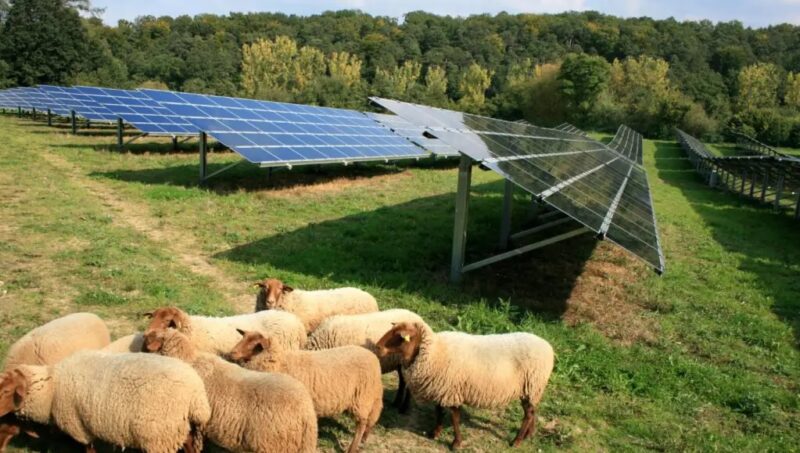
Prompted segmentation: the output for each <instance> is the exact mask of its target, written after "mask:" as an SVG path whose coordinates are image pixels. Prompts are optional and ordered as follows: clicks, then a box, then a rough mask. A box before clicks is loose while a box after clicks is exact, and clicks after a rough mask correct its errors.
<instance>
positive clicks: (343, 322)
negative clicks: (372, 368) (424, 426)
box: [306, 308, 422, 413]
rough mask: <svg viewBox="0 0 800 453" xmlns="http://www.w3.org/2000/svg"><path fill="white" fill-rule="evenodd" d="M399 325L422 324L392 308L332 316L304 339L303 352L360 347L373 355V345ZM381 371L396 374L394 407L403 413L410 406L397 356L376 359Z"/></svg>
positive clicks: (411, 315) (401, 310)
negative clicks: (397, 382) (304, 350)
mask: <svg viewBox="0 0 800 453" xmlns="http://www.w3.org/2000/svg"><path fill="white" fill-rule="evenodd" d="M401 322H422V318H421V317H420V316H419V315H418V314H416V313H414V312H412V311H409V310H403V309H400V308H398V309H392V310H385V311H379V312H375V313H363V314H358V315H337V316H332V317H330V318H328V319H326V320H325V321H323V322H322V324H320V325H319V327H317V328H316V329H315V330H314V332H313V333H312V334H311V335H310V336H309V337H308V344H307V345H306V349H312V350H320V349H330V348H336V347H339V346H347V345H355V346H362V347H364V348H367V349H369V350H370V351H372V352H373V353H375V354H377V352H378V351H377V348H376V347H375V345H376V344H377V343H378V340H380V339H381V338H382V337H383V335H384V334H385V333H386V332H387V331H388V330H389V329H391V328H392V326H393V325H395V324H397V323H401ZM380 363H381V372H383V373H384V374H385V373H390V372H392V371H397V377H398V381H399V385H398V388H397V394H396V396H395V400H394V404H395V405H396V406H398V407H400V412H402V413H405V412H406V411H407V410H408V406H409V403H410V400H411V399H410V395H409V394H408V392H407V391H406V389H405V382H404V380H403V373H402V372H401V370H400V354H388V355H386V356H385V357H382V358H381V359H380Z"/></svg>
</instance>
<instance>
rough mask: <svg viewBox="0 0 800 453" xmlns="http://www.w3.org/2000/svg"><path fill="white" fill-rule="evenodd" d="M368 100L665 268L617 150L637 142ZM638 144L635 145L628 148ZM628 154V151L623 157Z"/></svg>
mask: <svg viewBox="0 0 800 453" xmlns="http://www.w3.org/2000/svg"><path fill="white" fill-rule="evenodd" d="M372 100H373V102H375V103H377V104H378V105H380V106H382V107H384V108H385V109H387V110H389V111H391V112H393V113H395V114H396V115H398V116H400V117H401V118H402V119H404V120H405V121H407V122H409V123H414V124H418V125H424V126H425V129H426V131H427V132H428V134H429V135H431V136H435V137H436V138H437V139H439V140H441V141H442V142H444V143H445V144H447V145H449V146H450V147H452V148H454V149H457V150H458V151H459V152H461V153H463V154H465V155H467V156H469V157H470V158H472V159H473V160H475V161H478V162H480V163H481V164H482V165H483V166H484V167H486V168H489V169H491V170H493V171H495V172H497V173H498V174H500V175H502V176H503V177H505V178H506V179H508V180H510V181H512V182H513V183H514V184H516V185H517V186H519V187H520V188H522V189H524V190H526V191H527V192H529V193H530V194H532V195H533V196H535V197H536V198H537V199H539V200H541V201H543V202H545V203H548V204H549V205H551V206H553V207H554V208H556V209H557V210H559V211H561V212H563V213H565V214H566V215H568V216H569V217H571V218H572V219H574V220H576V221H577V222H579V223H580V224H582V225H583V226H585V227H586V228H589V229H590V230H592V231H594V232H595V233H596V234H597V235H598V236H599V237H602V238H606V239H609V240H611V241H612V242H615V243H616V244H618V245H620V246H622V247H623V248H625V249H627V250H628V251H630V252H632V253H633V254H634V255H636V256H639V257H640V258H642V259H643V260H645V261H646V262H647V263H649V264H650V265H652V266H653V267H654V268H655V269H656V270H658V271H659V272H662V271H663V270H664V257H663V253H662V249H661V244H660V241H659V237H658V228H657V226H656V220H655V214H654V211H653V203H652V198H651V195H650V187H649V185H648V181H647V175H646V172H645V170H644V168H643V167H642V166H641V165H639V164H638V163H637V162H636V161H634V160H632V159H629V158H626V157H625V155H623V154H622V153H621V152H620V151H619V150H629V149H630V150H639V152H640V150H641V141H642V137H641V135H638V134H635V135H633V134H630V133H626V134H625V136H624V137H626V138H621V139H620V140H619V141H618V143H619V150H618V149H615V148H611V147H609V146H607V145H605V144H603V143H601V142H599V141H597V140H594V139H592V138H589V137H586V136H583V135H578V134H575V133H573V132H566V131H564V130H561V129H555V128H553V129H551V128H543V127H537V126H533V125H531V124H528V123H525V122H511V121H503V120H497V119H493V118H487V117H482V116H477V115H471V114H467V113H462V112H456V111H452V110H444V109H438V108H434V107H427V106H423V105H416V104H410V103H406V102H399V101H394V100H390V99H382V98H373V99H372ZM637 140H638V142H639V143H638V144H637V143H633V142H634V141H637ZM626 152H627V151H626Z"/></svg>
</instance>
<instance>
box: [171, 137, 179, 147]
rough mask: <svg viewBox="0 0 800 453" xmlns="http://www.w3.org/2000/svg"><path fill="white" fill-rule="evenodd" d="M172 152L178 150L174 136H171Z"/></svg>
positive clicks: (176, 139)
mask: <svg viewBox="0 0 800 453" xmlns="http://www.w3.org/2000/svg"><path fill="white" fill-rule="evenodd" d="M172 150H173V151H177V150H178V137H177V136H175V135H173V136H172Z"/></svg>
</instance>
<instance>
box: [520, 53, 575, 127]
mask: <svg viewBox="0 0 800 453" xmlns="http://www.w3.org/2000/svg"><path fill="white" fill-rule="evenodd" d="M560 69H561V68H560V66H559V65H556V64H543V65H538V66H536V67H535V68H534V70H533V78H532V79H530V80H529V81H527V82H524V83H521V84H520V85H518V87H519V88H518V90H519V92H520V93H521V94H522V96H523V98H522V99H523V100H522V112H523V115H524V117H525V119H526V120H528V121H529V122H531V123H533V124H536V125H542V126H555V125H557V124H559V123H562V122H564V120H566V107H565V102H564V98H563V95H562V93H561V83H560V82H559V80H558V74H559V71H560Z"/></svg>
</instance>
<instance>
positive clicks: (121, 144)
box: [117, 118, 125, 151]
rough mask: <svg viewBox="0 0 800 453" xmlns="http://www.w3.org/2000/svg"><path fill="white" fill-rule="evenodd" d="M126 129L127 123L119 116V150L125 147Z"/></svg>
mask: <svg viewBox="0 0 800 453" xmlns="http://www.w3.org/2000/svg"><path fill="white" fill-rule="evenodd" d="M124 131H125V125H124V124H123V122H122V118H117V151H122V150H123V149H125V141H124V140H125V138H124V136H123V135H122V134H123V132H124Z"/></svg>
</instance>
